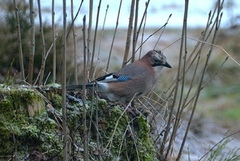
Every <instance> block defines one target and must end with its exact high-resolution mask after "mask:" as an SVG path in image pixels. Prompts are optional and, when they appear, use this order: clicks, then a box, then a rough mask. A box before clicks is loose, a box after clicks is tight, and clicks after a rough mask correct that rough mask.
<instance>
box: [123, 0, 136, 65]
mask: <svg viewBox="0 0 240 161" xmlns="http://www.w3.org/2000/svg"><path fill="white" fill-rule="evenodd" d="M134 5H135V0H132V3H131V10H130V17H129V21H128V31H127V39H126V45H125V51H124V56H123V62H122V67H124V66H126V64H127V59H128V54H129V50H130V42H131V36H132V28H133V27H132V23H133V17H134Z"/></svg>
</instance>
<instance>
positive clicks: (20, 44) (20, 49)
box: [13, 0, 26, 80]
mask: <svg viewBox="0 0 240 161" xmlns="http://www.w3.org/2000/svg"><path fill="white" fill-rule="evenodd" d="M13 5H14V8H15V17H16V20H17V25H16V28H17V38H18V47H19V53H18V56H19V64H20V70H21V79H23V80H25V79H26V78H25V71H24V63H23V51H22V39H21V26H20V20H19V12H18V8H17V5H16V0H13Z"/></svg>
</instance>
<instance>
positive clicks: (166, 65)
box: [163, 62, 172, 68]
mask: <svg viewBox="0 0 240 161" xmlns="http://www.w3.org/2000/svg"><path fill="white" fill-rule="evenodd" d="M163 66H165V67H167V68H172V66H171V65H170V64H168V62H166V63H165V64H164V65H163Z"/></svg>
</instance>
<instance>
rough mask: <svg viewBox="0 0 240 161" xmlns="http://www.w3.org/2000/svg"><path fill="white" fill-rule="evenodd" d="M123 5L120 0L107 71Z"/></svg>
mask: <svg viewBox="0 0 240 161" xmlns="http://www.w3.org/2000/svg"><path fill="white" fill-rule="evenodd" d="M121 7H122V0H120V4H119V8H118V14H117V20H116V25H115V29H114V33H113V39H112V43H111V46H110V51H109V54H108V60H107V66H106V70H105V71H106V72H107V71H108V68H109V64H110V60H111V56H112V48H113V44H114V41H115V37H116V33H117V29H118V23H119V16H120V12H121Z"/></svg>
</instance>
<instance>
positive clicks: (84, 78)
mask: <svg viewBox="0 0 240 161" xmlns="http://www.w3.org/2000/svg"><path fill="white" fill-rule="evenodd" d="M82 32H83V61H84V66H83V71H84V73H83V96H82V101H83V142H84V143H83V144H84V145H83V147H84V160H85V161H87V160H88V129H87V113H86V82H87V77H88V74H87V69H88V64H87V56H88V53H87V51H86V48H87V46H86V34H85V33H86V15H84V17H83V28H82Z"/></svg>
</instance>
